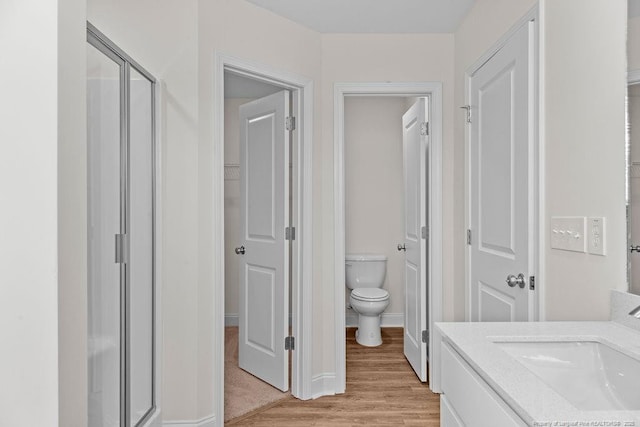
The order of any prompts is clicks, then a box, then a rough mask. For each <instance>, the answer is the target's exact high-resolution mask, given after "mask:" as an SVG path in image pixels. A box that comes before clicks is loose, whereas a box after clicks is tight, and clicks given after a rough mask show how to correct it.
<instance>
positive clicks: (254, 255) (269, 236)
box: [238, 91, 289, 391]
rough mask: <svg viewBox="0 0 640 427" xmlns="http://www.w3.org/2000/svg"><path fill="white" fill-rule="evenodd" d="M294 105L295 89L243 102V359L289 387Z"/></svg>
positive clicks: (263, 375) (251, 369) (267, 377)
mask: <svg viewBox="0 0 640 427" xmlns="http://www.w3.org/2000/svg"><path fill="white" fill-rule="evenodd" d="M288 112H289V92H288V91H282V92H278V93H275V94H273V95H269V96H267V97H265V98H261V99H259V100H256V101H253V102H250V103H248V104H244V105H242V106H241V107H240V185H241V187H240V188H241V206H240V215H241V227H240V228H241V236H242V238H243V242H242V247H241V248H240V250H239V252H241V253H240V254H239V255H240V256H239V260H240V261H239V268H240V307H239V349H238V350H239V355H238V362H239V366H240V367H241V368H242V369H244V370H246V371H248V372H249V373H251V374H253V375H255V376H256V377H258V378H260V379H262V380H264V381H266V382H268V383H269V384H271V385H273V386H274V387H277V388H279V389H280V390H282V391H286V390H288V388H289V376H288V367H289V366H288V352H287V351H285V347H284V340H285V337H286V336H288V331H289V324H288V310H289V245H288V241H287V240H285V227H286V226H287V225H288V224H289V210H288V201H289V132H288V131H287V130H286V127H285V120H286V116H287V114H288ZM243 251H244V254H242V252H243Z"/></svg>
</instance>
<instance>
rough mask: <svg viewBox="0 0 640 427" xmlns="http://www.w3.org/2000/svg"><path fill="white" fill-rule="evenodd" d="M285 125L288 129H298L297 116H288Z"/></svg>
mask: <svg viewBox="0 0 640 427" xmlns="http://www.w3.org/2000/svg"><path fill="white" fill-rule="evenodd" d="M285 127H286V128H287V130H288V131H292V130H296V118H295V117H293V116H289V117H287V119H286V120H285Z"/></svg>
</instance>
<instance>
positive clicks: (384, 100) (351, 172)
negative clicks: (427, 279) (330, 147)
mask: <svg viewBox="0 0 640 427" xmlns="http://www.w3.org/2000/svg"><path fill="white" fill-rule="evenodd" d="M406 110H407V108H406V99H405V98H400V97H348V98H346V99H345V105H344V122H345V128H344V132H345V166H344V169H345V201H346V203H345V211H346V212H345V214H346V217H345V228H346V241H345V243H346V247H345V249H346V253H376V254H383V255H386V256H387V276H386V278H385V282H384V285H383V288H384V289H386V290H387V291H388V292H389V296H390V301H391V302H390V304H389V307H387V309H386V310H385V315H387V316H389V315H398V316H399V318H400V319H402V315H403V313H404V252H399V251H398V250H397V248H396V246H397V245H398V243H403V242H404V233H403V229H404V184H403V177H404V175H403V159H402V115H403V114H404V113H405V112H406ZM346 301H347V302H348V301H349V295H348V293H347V295H346ZM349 314H351V315H352V316H354V315H355V316H357V314H354V312H353V311H352V310H348V311H347V315H349Z"/></svg>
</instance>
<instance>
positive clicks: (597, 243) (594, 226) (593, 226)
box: [587, 216, 607, 256]
mask: <svg viewBox="0 0 640 427" xmlns="http://www.w3.org/2000/svg"><path fill="white" fill-rule="evenodd" d="M587 233H588V238H587V240H588V248H589V253H590V254H593V255H602V256H604V255H606V254H607V245H606V243H607V241H606V240H605V236H606V220H605V218H604V217H601V216H600V217H598V216H593V217H589V219H588V221H587Z"/></svg>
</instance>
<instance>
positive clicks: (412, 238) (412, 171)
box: [402, 98, 428, 382]
mask: <svg viewBox="0 0 640 427" xmlns="http://www.w3.org/2000/svg"><path fill="white" fill-rule="evenodd" d="M427 117H428V116H427V104H426V101H425V99H424V98H421V99H419V100H418V101H417V102H416V103H415V104H413V106H412V107H411V108H410V109H409V111H407V112H406V113H405V114H404V116H402V128H403V138H402V143H403V157H404V212H405V222H404V223H405V232H404V247H405V267H404V269H405V291H404V298H405V303H404V354H405V356H406V358H407V360H408V361H409V363H410V364H411V367H412V368H413V370H414V371H415V372H416V375H418V377H419V378H420V380H421V381H423V382H424V381H426V380H427V344H426V343H423V331H425V332H426V331H427V295H428V293H427V240H426V239H427V228H426V227H427V214H426V212H427V179H426V176H427V175H426V172H427V171H426V165H427V143H428V135H427V133H428V132H427Z"/></svg>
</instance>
